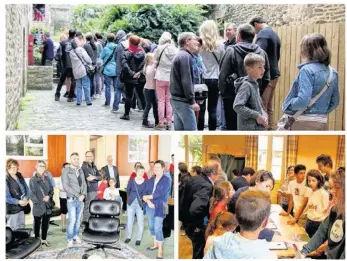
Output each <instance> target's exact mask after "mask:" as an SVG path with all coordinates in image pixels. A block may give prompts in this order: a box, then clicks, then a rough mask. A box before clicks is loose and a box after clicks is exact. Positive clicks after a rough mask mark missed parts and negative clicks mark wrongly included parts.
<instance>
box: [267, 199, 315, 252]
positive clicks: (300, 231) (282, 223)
mask: <svg viewBox="0 0 347 261" xmlns="http://www.w3.org/2000/svg"><path fill="white" fill-rule="evenodd" d="M282 210H283V209H282V207H281V206H280V205H277V204H273V205H271V213H270V220H271V221H272V222H270V223H273V224H275V226H276V229H273V228H271V229H272V230H274V231H278V232H279V233H280V234H281V237H282V238H284V239H285V240H288V241H296V242H295V244H296V245H297V246H298V248H299V250H301V249H302V246H303V245H304V244H306V243H307V241H308V239H309V237H308V235H307V233H306V231H305V229H304V228H303V227H300V226H299V225H298V224H295V225H288V224H287V221H289V220H291V219H292V217H291V216H286V217H285V216H280V213H281V212H282ZM269 226H271V224H269ZM293 235H299V238H300V239H299V241H297V239H295V240H294V238H293ZM272 251H274V252H275V253H276V254H277V257H278V258H294V257H295V250H294V249H293V248H292V247H289V246H288V249H287V250H272Z"/></svg>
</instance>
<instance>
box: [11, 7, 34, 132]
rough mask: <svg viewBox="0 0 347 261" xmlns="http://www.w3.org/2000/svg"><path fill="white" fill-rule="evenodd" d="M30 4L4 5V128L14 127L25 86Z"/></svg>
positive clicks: (30, 14)
mask: <svg viewBox="0 0 347 261" xmlns="http://www.w3.org/2000/svg"><path fill="white" fill-rule="evenodd" d="M31 20H32V5H13V4H8V5H6V129H8V130H13V129H15V128H16V122H17V117H18V115H19V111H20V99H21V97H22V96H24V94H25V92H26V86H27V77H26V74H27V69H26V68H27V64H28V33H29V28H30V23H31Z"/></svg>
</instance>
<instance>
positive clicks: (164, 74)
mask: <svg viewBox="0 0 347 261" xmlns="http://www.w3.org/2000/svg"><path fill="white" fill-rule="evenodd" d="M177 52H178V49H177V48H176V46H175V45H174V43H173V40H172V36H171V34H170V33H169V32H164V33H163V34H162V36H161V37H160V39H159V46H158V48H157V49H156V51H155V53H154V58H155V61H156V63H157V70H156V73H155V80H156V91H157V94H158V112H159V126H158V127H159V129H163V128H164V118H165V117H166V120H167V126H166V129H167V130H170V129H171V123H172V120H171V118H172V108H171V104H170V85H169V83H170V72H171V64H172V61H173V59H174V57H175V55H176V53H177ZM165 111H166V115H164V114H165Z"/></svg>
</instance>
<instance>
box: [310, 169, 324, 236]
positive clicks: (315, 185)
mask: <svg viewBox="0 0 347 261" xmlns="http://www.w3.org/2000/svg"><path fill="white" fill-rule="evenodd" d="M306 184H307V186H309V187H310V188H311V189H312V194H311V196H310V197H309V198H308V202H307V221H306V228H305V230H306V233H307V234H308V235H309V237H310V238H311V237H313V235H314V234H315V233H316V231H317V230H318V227H319V225H320V224H321V223H322V221H323V220H324V219H325V218H326V217H327V216H328V214H329V213H327V211H326V210H327V209H328V207H329V193H328V192H327V191H326V190H325V189H324V188H323V187H324V177H323V175H322V174H321V173H320V171H319V170H315V169H314V170H310V171H309V172H308V173H307V176H306Z"/></svg>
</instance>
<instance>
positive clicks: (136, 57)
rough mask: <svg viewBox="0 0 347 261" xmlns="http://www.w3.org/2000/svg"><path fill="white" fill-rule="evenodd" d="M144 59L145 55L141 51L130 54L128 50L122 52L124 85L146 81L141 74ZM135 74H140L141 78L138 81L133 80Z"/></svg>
mask: <svg viewBox="0 0 347 261" xmlns="http://www.w3.org/2000/svg"><path fill="white" fill-rule="evenodd" d="M145 57H146V53H145V51H143V50H141V51H139V52H136V53H133V52H131V51H130V50H129V49H127V50H124V52H123V55H122V60H121V64H122V73H123V81H124V83H129V84H137V83H140V82H145V81H146V79H145V76H144V74H143V73H142V70H143V67H144V66H145ZM137 72H141V76H140V78H139V79H134V78H133V76H134V74H135V73H137Z"/></svg>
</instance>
